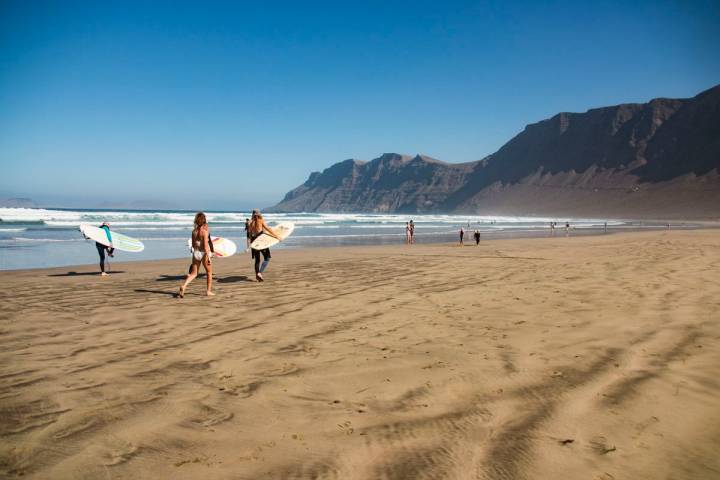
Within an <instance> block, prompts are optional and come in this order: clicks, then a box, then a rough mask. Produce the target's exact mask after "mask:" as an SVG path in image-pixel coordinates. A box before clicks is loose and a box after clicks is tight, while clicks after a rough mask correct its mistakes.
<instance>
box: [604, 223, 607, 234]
mask: <svg viewBox="0 0 720 480" xmlns="http://www.w3.org/2000/svg"><path fill="white" fill-rule="evenodd" d="M603 233H607V222H605V224H604V225H603Z"/></svg>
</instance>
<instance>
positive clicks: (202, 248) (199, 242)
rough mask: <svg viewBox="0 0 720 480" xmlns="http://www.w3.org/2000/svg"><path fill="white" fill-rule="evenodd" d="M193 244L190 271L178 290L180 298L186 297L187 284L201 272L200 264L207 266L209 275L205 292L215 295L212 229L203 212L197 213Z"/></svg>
mask: <svg viewBox="0 0 720 480" xmlns="http://www.w3.org/2000/svg"><path fill="white" fill-rule="evenodd" d="M191 245H192V265H191V266H190V273H188V274H187V276H186V277H185V283H183V284H182V286H181V287H180V291H179V292H178V297H179V298H185V289H186V288H187V286H188V285H189V284H190V282H192V281H193V280H195V277H197V276H198V273H199V272H200V265H202V266H203V267H205V273H206V275H207V291H206V292H205V294H206V295H207V296H208V297H211V296H213V295H215V294H214V293H213V291H212V261H211V260H210V257H211V256H212V250H210V229H209V228H208V224H207V217H205V214H204V213H202V212H198V213H197V214H195V222H194V226H193V231H192V238H191Z"/></svg>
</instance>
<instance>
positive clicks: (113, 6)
mask: <svg viewBox="0 0 720 480" xmlns="http://www.w3.org/2000/svg"><path fill="white" fill-rule="evenodd" d="M719 51H720V2H718V1H717V0H708V1H648V2H644V1H634V2H628V1H617V2H615V1H601V2H583V1H577V0H576V1H546V2H537V1H528V2H509V1H497V2H441V1H436V0H434V1H428V2H424V1H420V0H413V1H408V2H400V1H388V0H384V1H377V2H371V1H367V2H342V1H331V2H296V1H293V2H287V3H285V2H261V1H260V2H258V1H254V2H247V3H245V2H239V1H232V2H210V1H208V2H198V1H192V2H191V1H188V2H182V1H169V2H162V1H157V0H154V1H150V2H148V1H141V2H133V1H128V0H125V1H117V2H113V1H99V0H98V1H94V2H79V1H58V2H43V1H32V2H31V1H24V0H20V1H11V0H2V1H1V2H0V163H1V164H2V176H0V197H3V196H29V197H31V198H34V199H37V200H39V201H41V202H43V203H46V204H47V203H50V204H54V205H67V206H80V205H81V206H88V207H92V206H99V205H101V204H102V202H104V201H107V202H114V203H116V202H128V203H129V202H133V201H139V200H151V201H158V202H159V201H162V202H167V203H168V204H172V205H175V206H178V207H183V208H198V209H199V208H203V209H207V208H215V209H223V208H227V209H232V208H236V209H241V208H247V207H253V206H260V207H263V206H267V205H270V204H273V203H275V202H277V201H279V200H280V198H281V197H282V196H283V195H284V194H285V192H286V191H288V190H289V189H291V188H294V187H295V186H297V185H299V184H300V183H302V182H304V181H305V180H306V178H307V176H308V174H309V173H310V172H311V171H314V170H322V169H324V168H326V167H328V166H330V165H332V164H333V163H335V162H338V161H341V160H344V159H347V158H360V159H365V160H369V159H372V158H375V157H377V156H379V155H380V154H382V153H383V152H400V153H408V154H414V153H424V154H427V155H430V156H433V157H435V158H439V159H442V160H446V161H449V162H464V161H470V160H477V159H480V158H482V157H484V156H485V155H487V154H490V153H492V152H494V151H495V150H496V149H497V148H499V147H500V146H501V145H502V144H503V143H505V142H506V141H508V140H509V139H510V138H512V136H514V135H515V134H517V133H518V132H520V131H521V130H522V129H523V127H524V126H525V125H526V124H528V123H532V122H536V121H539V120H541V119H543V118H546V117H549V116H551V115H553V114H555V113H557V112H559V111H585V110H587V109H588V108H593V107H598V106H606V105H613V104H617V103H623V102H645V101H647V100H650V99H651V98H654V97H659V96H663V97H689V96H693V95H695V94H697V93H699V92H700V91H702V90H705V89H707V88H709V87H711V86H713V85H715V84H717V83H720V54H719V53H718V52H719Z"/></svg>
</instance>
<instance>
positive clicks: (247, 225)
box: [245, 218, 250, 249]
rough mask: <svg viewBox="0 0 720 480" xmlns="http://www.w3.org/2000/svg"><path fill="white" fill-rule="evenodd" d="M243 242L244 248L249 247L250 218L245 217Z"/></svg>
mask: <svg viewBox="0 0 720 480" xmlns="http://www.w3.org/2000/svg"><path fill="white" fill-rule="evenodd" d="M245 243H246V246H245V248H246V249H248V248H250V219H249V218H246V219H245Z"/></svg>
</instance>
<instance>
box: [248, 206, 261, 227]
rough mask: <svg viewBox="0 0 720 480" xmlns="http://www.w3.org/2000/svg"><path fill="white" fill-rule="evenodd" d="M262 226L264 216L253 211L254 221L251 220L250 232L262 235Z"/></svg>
mask: <svg viewBox="0 0 720 480" xmlns="http://www.w3.org/2000/svg"><path fill="white" fill-rule="evenodd" d="M262 224H263V217H262V214H261V213H260V212H259V211H258V210H253V212H252V219H251V220H250V225H249V226H248V230H250V231H251V232H253V233H260V231H261V230H262Z"/></svg>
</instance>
